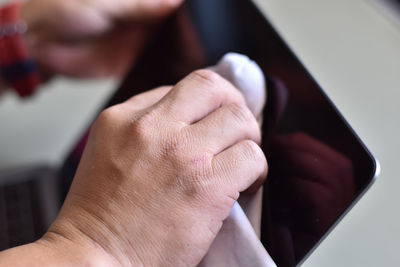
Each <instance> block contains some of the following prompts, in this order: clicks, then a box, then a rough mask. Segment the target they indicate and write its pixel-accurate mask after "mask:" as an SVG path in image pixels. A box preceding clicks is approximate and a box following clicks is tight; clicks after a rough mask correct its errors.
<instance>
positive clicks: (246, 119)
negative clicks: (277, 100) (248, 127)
mask: <svg viewBox="0 0 400 267" xmlns="http://www.w3.org/2000/svg"><path fill="white" fill-rule="evenodd" d="M227 108H228V110H229V112H230V113H231V114H232V115H233V117H234V118H235V119H236V120H238V121H239V122H240V123H246V124H247V123H251V122H254V121H255V118H254V116H253V114H252V113H251V111H250V110H249V109H248V108H247V107H246V106H245V105H244V104H238V103H233V104H230V105H228V106H227Z"/></svg>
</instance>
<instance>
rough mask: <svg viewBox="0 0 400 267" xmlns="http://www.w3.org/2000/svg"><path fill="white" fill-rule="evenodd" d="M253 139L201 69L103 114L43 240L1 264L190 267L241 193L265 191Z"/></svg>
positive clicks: (224, 88) (250, 128)
mask: <svg viewBox="0 0 400 267" xmlns="http://www.w3.org/2000/svg"><path fill="white" fill-rule="evenodd" d="M193 99H196V101H193ZM260 139H261V133H260V129H259V127H258V124H257V122H256V119H255V118H254V116H253V115H252V113H251V111H250V110H249V109H248V108H247V106H246V104H245V100H244V98H243V96H242V95H241V94H240V92H239V91H238V90H237V89H236V88H235V87H233V85H231V84H230V83H229V82H228V81H226V80H225V79H223V78H222V77H220V76H219V75H218V74H216V73H214V72H212V71H209V70H199V71H196V72H194V73H192V74H190V75H189V76H187V77H186V78H184V79H183V80H182V81H180V82H179V83H178V84H176V85H175V86H173V87H161V88H157V89H155V90H152V91H149V92H147V93H144V94H141V95H138V96H135V97H133V98H131V99H130V100H128V101H126V102H125V103H122V104H119V105H117V106H113V107H111V108H108V109H106V110H105V111H103V112H102V113H101V114H100V116H99V117H98V119H97V120H96V122H95V123H94V125H93V127H92V129H91V133H90V137H89V141H88V144H87V146H86V148H85V151H84V154H83V158H82V160H81V163H80V165H79V168H78V171H77V174H76V176H75V179H74V182H73V185H72V187H71V190H70V192H69V194H68V196H67V200H66V202H65V203H64V206H63V208H62V210H61V212H60V214H59V216H58V218H57V220H56V221H55V223H54V224H53V225H52V226H51V228H50V229H49V232H48V233H47V234H46V235H45V236H44V237H43V238H42V239H40V240H39V241H37V242H35V243H33V244H30V245H27V246H24V247H18V248H14V249H11V250H8V251H6V252H3V253H1V254H0V265H7V264H11V265H13V264H14V262H20V263H21V266H23V265H24V264H30V265H31V266H46V265H54V264H57V265H82V263H84V264H86V265H88V266H99V265H101V264H103V265H104V266H121V265H122V266H195V265H197V264H198V263H199V262H200V260H201V259H202V258H203V257H204V255H205V253H206V252H207V250H208V248H209V246H210V245H211V243H212V241H213V240H214V238H215V236H216V235H217V233H218V231H219V229H220V228H221V226H222V222H223V221H224V219H225V218H226V217H227V216H228V214H229V212H230V210H231V208H232V206H233V204H234V203H235V201H236V200H237V199H238V197H239V194H240V192H243V191H246V189H248V188H249V187H253V188H254V187H257V186H259V185H261V184H262V183H263V180H264V179H265V177H266V173H267V162H266V159H265V156H264V154H263V152H262V150H261V148H260V147H259V145H258V143H259V142H260ZM21 255H24V257H21ZM16 259H18V260H16Z"/></svg>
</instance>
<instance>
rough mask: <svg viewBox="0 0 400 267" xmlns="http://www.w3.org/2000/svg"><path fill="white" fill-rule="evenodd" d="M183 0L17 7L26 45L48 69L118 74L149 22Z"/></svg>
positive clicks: (36, 2)
mask: <svg viewBox="0 0 400 267" xmlns="http://www.w3.org/2000/svg"><path fill="white" fill-rule="evenodd" d="M181 2H182V0H118V1H102V0H29V1H26V2H25V3H24V4H23V5H22V8H21V16H22V18H23V19H24V20H25V21H26V22H27V24H28V27H29V30H28V32H27V34H26V39H27V43H28V47H29V49H30V51H31V53H32V56H33V57H34V58H35V60H36V61H37V63H38V65H39V66H40V68H41V70H42V71H43V72H45V73H47V74H50V75H51V74H57V73H61V74H66V75H71V76H78V77H88V76H89V77H97V76H109V75H123V74H125V72H126V71H127V69H128V67H129V66H130V65H131V64H132V62H134V61H135V59H136V57H137V56H138V54H139V53H140V51H141V49H142V47H143V46H144V45H145V44H146V41H147V39H148V37H149V34H150V32H151V28H152V27H153V26H154V25H153V24H154V23H155V22H157V21H158V20H159V19H160V18H162V17H164V16H165V15H167V14H168V13H170V12H171V11H173V10H174V9H175V8H176V7H177V6H179V4H180V3H181Z"/></svg>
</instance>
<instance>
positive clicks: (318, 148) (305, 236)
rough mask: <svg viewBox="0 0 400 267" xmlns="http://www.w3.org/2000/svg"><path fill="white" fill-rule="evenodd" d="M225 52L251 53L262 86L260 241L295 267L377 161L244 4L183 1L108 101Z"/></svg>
mask: <svg viewBox="0 0 400 267" xmlns="http://www.w3.org/2000/svg"><path fill="white" fill-rule="evenodd" d="M227 52H239V53H243V54H246V55H248V56H249V57H250V58H252V59H253V60H255V61H256V62H257V63H258V64H259V65H260V66H261V68H262V69H263V71H264V73H265V75H266V77H267V80H268V82H267V83H268V88H267V91H268V92H267V93H268V100H267V107H266V109H265V113H264V126H263V134H264V139H263V150H264V152H265V154H266V156H267V159H268V161H269V166H270V170H269V176H268V180H267V183H266V185H265V187H264V201H263V217H262V237H261V239H262V242H263V244H264V246H265V248H266V249H267V250H268V252H269V253H270V255H271V257H272V258H273V259H274V261H275V262H276V263H277V264H278V266H294V265H297V264H299V263H300V262H302V261H303V260H304V259H305V257H306V256H307V254H309V253H310V251H312V249H313V248H314V247H315V246H316V245H317V244H318V243H319V242H320V241H321V240H322V239H323V237H324V236H325V235H326V234H327V233H328V231H329V230H330V229H331V228H332V226H333V225H334V224H335V222H337V221H338V220H339V218H340V217H341V216H342V215H343V214H344V213H345V211H346V210H348V208H349V207H350V206H351V205H352V204H353V203H354V202H355V201H356V200H357V199H358V198H359V196H360V195H361V194H362V192H364V191H365V190H366V188H367V187H368V186H369V185H370V184H371V181H372V180H373V178H374V175H375V171H376V166H375V160H374V159H373V157H372V156H371V155H370V153H369V152H368V151H367V150H366V149H365V147H364V146H363V145H362V143H361V142H360V140H359V139H358V138H357V137H356V135H355V134H354V132H353V131H352V130H351V129H350V128H349V126H348V125H347V124H346V122H345V121H344V120H343V118H342V117H341V116H340V115H339V114H338V112H337V111H336V109H335V107H334V106H333V105H332V104H331V102H330V101H329V100H328V99H327V97H326V96H325V95H324V93H323V92H322V91H321V89H320V88H319V86H318V84H317V83H316V82H315V81H314V80H313V78H312V77H311V76H310V75H309V74H308V72H307V71H306V70H305V69H304V67H303V66H302V65H301V63H300V62H299V61H298V60H297V58H296V57H295V56H294V55H293V54H292V52H291V51H290V50H289V49H288V48H287V46H286V45H285V43H284V42H283V41H282V40H281V39H280V37H279V35H278V34H277V33H276V32H275V31H274V29H273V28H272V27H271V25H270V24H269V23H268V21H267V20H266V19H265V18H264V17H263V16H262V15H261V14H260V13H259V11H258V10H257V9H256V8H255V6H254V5H253V4H252V3H251V1H249V0H187V1H186V3H185V5H184V6H183V7H182V8H181V9H180V10H179V11H178V12H177V13H176V14H175V15H174V16H172V17H171V18H169V19H168V20H167V21H166V23H165V24H163V26H162V27H161V28H159V29H157V31H156V33H155V34H154V38H153V39H152V41H151V42H150V43H149V45H148V46H147V48H146V49H145V51H144V53H143V55H142V57H141V58H140V59H139V61H138V62H136V63H135V66H134V67H133V68H132V70H131V72H130V74H129V75H128V77H127V79H126V80H125V82H124V83H123V84H122V86H121V88H120V89H119V91H118V92H117V93H116V95H115V96H114V97H113V99H112V100H111V101H110V103H109V104H110V105H111V104H116V103H119V102H121V101H123V100H125V99H126V98H128V97H130V96H132V95H133V94H137V93H139V92H141V91H145V90H149V89H152V88H154V87H157V86H160V85H165V84H174V83H176V82H177V81H179V80H180V79H181V78H183V77H184V76H186V75H187V74H188V73H189V72H191V71H193V70H195V69H198V68H202V67H206V66H210V65H213V64H215V63H216V61H217V60H218V59H220V58H221V57H222V56H223V55H224V54H225V53H227Z"/></svg>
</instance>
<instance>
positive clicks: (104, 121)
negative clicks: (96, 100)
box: [95, 105, 121, 126]
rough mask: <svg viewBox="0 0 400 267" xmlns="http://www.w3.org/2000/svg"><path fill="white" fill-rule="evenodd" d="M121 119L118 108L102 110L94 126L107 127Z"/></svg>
mask: <svg viewBox="0 0 400 267" xmlns="http://www.w3.org/2000/svg"><path fill="white" fill-rule="evenodd" d="M120 118H121V110H120V108H119V106H118V105H117V106H112V107H109V108H107V109H105V110H103V111H102V112H101V113H100V115H99V116H98V117H97V120H96V122H95V125H105V126H107V125H109V124H112V123H114V122H115V121H118V120H119V119H120Z"/></svg>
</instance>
